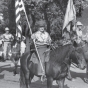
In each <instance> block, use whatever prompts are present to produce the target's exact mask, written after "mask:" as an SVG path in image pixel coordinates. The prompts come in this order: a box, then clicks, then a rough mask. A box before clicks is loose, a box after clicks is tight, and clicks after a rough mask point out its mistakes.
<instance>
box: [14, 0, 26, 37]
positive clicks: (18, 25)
mask: <svg viewBox="0 0 88 88" xmlns="http://www.w3.org/2000/svg"><path fill="white" fill-rule="evenodd" d="M21 11H25V8H24V4H23V1H22V0H15V15H16V36H17V37H20V38H21V35H22V28H21Z"/></svg>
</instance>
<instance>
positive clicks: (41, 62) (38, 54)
mask: <svg viewBox="0 0 88 88" xmlns="http://www.w3.org/2000/svg"><path fill="white" fill-rule="evenodd" d="M22 2H23V0H22ZM23 7H24V3H23ZM24 13H25V16H26V20H27V23H28V27H29V29H30V34H31V35H32V30H31V26H30V23H29V21H28V17H27V14H26V11H25V7H24ZM33 42H34V46H35V49H36V52H37V55H38V58H39V61H40V65H41V67H42V70H43V72H44V68H43V65H42V62H41V59H40V56H39V53H38V50H37V47H36V44H35V40H33Z"/></svg>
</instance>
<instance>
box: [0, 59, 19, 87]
mask: <svg viewBox="0 0 88 88" xmlns="http://www.w3.org/2000/svg"><path fill="white" fill-rule="evenodd" d="M13 70H14V65H13V63H12V62H11V61H6V62H0V88H20V81H19V78H20V75H19V68H18V74H17V75H16V76H14V75H13Z"/></svg>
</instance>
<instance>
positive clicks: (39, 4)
mask: <svg viewBox="0 0 88 88" xmlns="http://www.w3.org/2000/svg"><path fill="white" fill-rule="evenodd" d="M23 1H24V3H25V7H26V12H27V16H28V18H29V22H30V25H31V28H32V31H33V32H34V31H36V30H37V29H38V28H37V26H36V24H37V23H38V22H39V20H44V21H45V27H46V30H47V31H48V32H49V33H50V35H51V37H53V38H54V39H58V38H60V37H61V29H62V26H63V20H64V15H65V11H66V7H67V3H68V0H23ZM83 1H84V0H74V4H75V7H76V12H77V17H81V16H82V10H83ZM0 12H2V13H3V17H4V27H5V26H9V27H10V29H11V32H12V33H15V30H16V29H15V26H16V25H15V0H0ZM21 20H22V23H21V25H22V28H23V34H25V33H24V32H25V30H26V29H28V25H27V22H26V18H25V15H24V13H22V16H21ZM26 33H28V30H27V31H26Z"/></svg>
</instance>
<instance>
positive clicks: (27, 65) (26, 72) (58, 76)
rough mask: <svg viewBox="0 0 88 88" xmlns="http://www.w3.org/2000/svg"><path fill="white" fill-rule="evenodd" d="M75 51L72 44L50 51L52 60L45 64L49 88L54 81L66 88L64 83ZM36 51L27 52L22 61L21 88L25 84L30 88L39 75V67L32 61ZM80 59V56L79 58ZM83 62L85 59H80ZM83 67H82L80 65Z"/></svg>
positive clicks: (61, 87) (60, 86)
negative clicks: (32, 81)
mask: <svg viewBox="0 0 88 88" xmlns="http://www.w3.org/2000/svg"><path fill="white" fill-rule="evenodd" d="M73 51H75V49H74V47H73V45H72V44H67V45H64V46H61V47H57V48H55V49H53V50H50V59H49V61H48V62H45V73H46V78H47V88H51V86H52V82H53V80H56V82H57V84H58V85H59V88H64V81H65V78H66V76H67V74H68V66H70V62H71V59H70V58H68V57H70V55H71V53H72V52H73ZM33 53H34V51H31V52H30V51H29V52H26V53H25V54H24V55H23V56H22V57H21V59H20V63H21V66H20V84H22V85H21V87H22V86H23V83H25V85H26V88H30V83H31V80H32V79H33V77H34V75H36V76H38V77H40V76H39V75H38V74H37V65H36V64H34V63H33V62H31V61H30V59H31V56H32V54H33ZM77 57H79V55H78V56H77ZM78 59H80V61H82V59H83V58H78ZM80 66H81V65H80Z"/></svg>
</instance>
